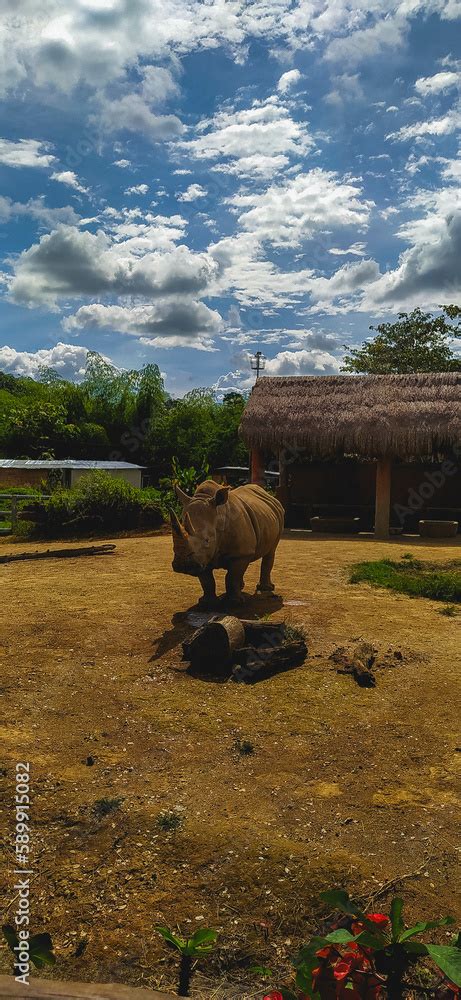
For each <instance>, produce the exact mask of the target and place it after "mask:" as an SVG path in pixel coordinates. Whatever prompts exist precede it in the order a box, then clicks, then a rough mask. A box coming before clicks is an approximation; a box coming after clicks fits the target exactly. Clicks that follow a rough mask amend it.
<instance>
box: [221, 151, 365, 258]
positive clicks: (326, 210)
mask: <svg viewBox="0 0 461 1000" xmlns="http://www.w3.org/2000/svg"><path fill="white" fill-rule="evenodd" d="M361 194H362V192H361V188H360V187H359V186H358V181H357V179H355V178H352V179H350V180H340V179H339V177H338V175H337V174H336V173H335V172H334V171H327V170H322V169H321V168H320V167H317V168H315V169H314V170H310V171H309V172H308V173H302V174H298V175H297V176H296V177H294V178H292V179H290V180H289V181H287V182H286V183H285V184H280V185H272V186H271V187H269V188H267V190H266V191H264V192H263V193H258V192H251V193H249V194H236V195H234V196H233V197H232V198H230V199H229V203H230V204H231V205H232V206H233V207H234V209H235V210H236V212H237V213H238V218H239V223H240V226H241V227H242V228H243V229H245V230H247V231H248V232H251V233H253V234H254V235H255V236H256V237H257V238H258V239H259V240H268V241H269V242H271V243H274V244H275V245H282V244H288V245H291V246H296V245H297V244H298V243H299V242H300V241H301V240H302V239H305V238H307V237H309V236H312V234H313V233H314V232H318V231H319V230H326V229H330V228H332V229H337V228H339V227H342V226H355V227H358V228H359V229H363V228H364V227H365V226H366V225H367V222H368V218H369V215H370V211H371V208H372V206H373V203H372V202H371V201H365V200H362V199H361Z"/></svg>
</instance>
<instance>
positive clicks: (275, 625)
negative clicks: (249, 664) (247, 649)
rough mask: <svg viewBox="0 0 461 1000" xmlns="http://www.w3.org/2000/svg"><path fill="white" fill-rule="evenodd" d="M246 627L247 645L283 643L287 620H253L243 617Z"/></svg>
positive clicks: (242, 620) (243, 623)
mask: <svg viewBox="0 0 461 1000" xmlns="http://www.w3.org/2000/svg"><path fill="white" fill-rule="evenodd" d="M241 622H242V625H243V627H244V629H245V645H248V646H260V645H266V644H269V645H274V646H275V645H281V644H282V642H284V640H285V622H261V621H259V622H253V621H247V620H246V619H241Z"/></svg>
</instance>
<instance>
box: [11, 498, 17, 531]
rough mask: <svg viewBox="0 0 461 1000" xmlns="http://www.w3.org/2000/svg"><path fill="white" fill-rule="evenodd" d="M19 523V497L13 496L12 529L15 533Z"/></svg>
mask: <svg viewBox="0 0 461 1000" xmlns="http://www.w3.org/2000/svg"><path fill="white" fill-rule="evenodd" d="M17 524H18V497H17V496H12V497H11V531H12V534H13V535H14V534H15V532H16V528H17Z"/></svg>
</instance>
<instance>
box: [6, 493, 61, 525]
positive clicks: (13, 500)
mask: <svg viewBox="0 0 461 1000" xmlns="http://www.w3.org/2000/svg"><path fill="white" fill-rule="evenodd" d="M37 500H49V494H44V493H41V494H40V496H39V497H38V496H37V495H36V494H35V495H33V494H31V495H30V496H28V495H27V493H0V504H3V502H5V504H6V507H4V508H3V509H0V523H1V522H4V523H5V522H6V524H7V527H6V528H5V527H1V528H0V535H11V534H13V535H14V533H15V531H16V527H17V524H18V521H19V520H20V519H21V516H22V515H21V511H20V510H19V504H20V503H21V502H24V501H26V503H27V502H29V503H35V502H36V501H37ZM26 520H27V519H26ZM8 525H9V527H8Z"/></svg>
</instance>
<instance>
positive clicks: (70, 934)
mask: <svg viewBox="0 0 461 1000" xmlns="http://www.w3.org/2000/svg"><path fill="white" fill-rule="evenodd" d="M116 544H117V549H116V553H115V555H113V556H108V557H102V558H88V559H83V558H81V559H67V560H59V561H58V560H56V561H45V562H37V563H27V562H25V563H16V564H11V565H3V566H0V588H1V608H0V619H1V623H0V664H1V668H2V669H1V681H0V683H1V697H2V706H3V712H2V720H3V721H2V730H1V732H2V748H3V761H2V768H3V770H2V778H1V784H2V804H3V816H2V835H3V837H4V839H5V845H6V855H7V858H8V857H9V859H10V864H12V852H11V834H12V829H13V819H12V796H13V780H14V764H15V762H16V761H17V760H21V759H24V758H25V759H26V760H29V761H30V762H31V774H32V787H33V808H32V817H31V818H32V826H33V848H34V856H33V867H34V871H35V873H36V874H35V877H34V881H33V886H32V911H33V914H34V926H33V928H32V930H40V929H48V930H50V932H51V933H52V936H53V939H54V942H55V945H56V950H57V953H58V956H59V962H58V965H57V967H56V973H55V974H56V976H58V977H59V978H68V979H80V980H81V979H94V980H101V981H107V980H117V981H121V982H130V983H133V984H136V985H149V984H150V985H152V986H157V987H158V988H163V989H166V988H168V987H170V986H171V985H172V984H173V982H174V974H173V963H172V959H171V957H170V955H169V954H168V953H167V954H166V953H165V949H164V946H163V945H162V943H161V942H160V940H159V939H158V938H157V935H156V934H155V931H154V925H155V923H157V922H159V921H162V922H167V923H169V924H170V925H174V924H176V923H178V924H180V925H181V926H182V928H183V930H185V931H186V930H187V929H188V928H191V929H193V930H195V929H196V928H197V927H198V926H200V925H208V926H213V927H215V928H219V929H220V943H221V947H220V951H219V953H218V955H217V956H216V957H215V958H214V959H213V961H212V962H208V963H207V964H205V965H204V967H203V973H202V974H201V975H198V977H197V979H196V991H197V995H201V992H202V991H206V988H207V985H208V983H209V982H211V980H212V981H213V984H214V989H215V990H216V992H214V993H213V996H214V997H237V996H239V998H240V997H243V996H250V995H251V993H253V994H255V993H256V992H257V988H258V985H259V984H258V983H256V984H255V985H254V986H253V987H251V986H250V985H248V986H246V985H245V987H244V988H242V989H240V990H239V992H238V994H237V993H236V988H237V987H236V983H242V982H243V983H245V984H249V983H251V976H249V975H248V973H247V972H246V967H248V966H249V965H251V964H254V963H255V962H256V963H258V964H260V963H264V964H269V965H270V966H271V967H272V968H274V969H276V970H280V971H283V969H284V968H286V966H287V960H288V956H289V955H290V954H292V953H293V950H294V949H295V947H296V945H297V944H298V943H299V942H301V941H302V940H303V939H305V938H306V936H307V935H308V933H309V929H310V928H311V927H312V926H313V923H312V922H313V919H314V915H315V912H316V908H317V905H318V904H317V895H318V892H319V891H320V890H321V889H323V888H329V887H330V886H332V885H335V884H338V883H341V884H342V885H344V886H346V887H347V888H349V889H350V890H352V891H355V892H359V893H362V894H363V893H365V894H366V895H370V894H372V893H373V892H374V891H377V892H379V890H380V887H382V886H383V885H384V884H385V883H387V881H388V880H391V879H394V878H396V877H398V876H401V875H405V876H406V875H410V876H411V877H409V878H406V879H405V881H404V882H403V883H402V889H404V891H405V896H406V899H407V901H408V904H407V905H408V915H409V916H410V915H413V916H418V917H419V918H424V917H427V916H436V915H441V914H443V913H445V912H452V913H454V914H455V915H457V916H458V917H461V904H460V893H459V889H460V884H459V872H460V865H459V816H460V797H461V793H460V771H461V736H460V732H459V719H460V717H461V711H460V709H461V705H460V702H461V698H460V684H459V668H460V661H461V643H460V623H461V617H457V618H444V617H443V616H441V615H440V614H439V613H438V612H439V609H440V605H439V604H436V603H435V602H432V601H429V600H424V599H410V598H408V597H406V596H403V595H398V594H391V593H388V592H385V591H379V590H372V589H370V588H369V587H368V586H366V585H354V586H352V585H350V584H349V583H348V568H349V566H350V565H351V564H352V563H353V562H358V561H360V560H363V559H369V558H383V557H389V556H390V557H392V558H399V557H400V556H401V555H402V554H403V553H405V552H409V551H410V552H413V553H415V554H417V555H418V556H419V557H422V558H427V559H431V560H434V561H438V560H440V561H441V562H443V561H445V560H447V559H452V558H455V557H456V556H458V555H459V556H460V557H461V549H460V546H459V544H449V545H448V544H445V543H433V544H428V543H427V542H426V543H423V542H422V541H420V540H407V541H404V542H402V541H393V542H388V543H384V542H383V543H378V542H374V541H372V540H364V539H362V538H353V539H350V540H344V539H331V538H318V537H317V538H312V537H304V538H297V539H292V538H286V539H283V540H282V542H281V544H280V547H279V550H278V556H277V559H276V563H275V569H274V581H275V583H276V587H277V591H278V592H279V593H280V594H281V595H282V596H283V598H284V600H285V602H299V603H288V604H286V605H285V606H282V607H280V606H279V604H280V602H274V605H273V608H274V611H273V614H272V619H273V620H278V619H281V618H285V619H287V620H289V621H292V622H293V623H294V624H298V625H302V626H303V627H304V628H305V629H306V631H307V635H308V645H309V656H308V659H307V661H306V663H305V664H304V666H302V667H301V668H299V669H297V670H293V671H291V672H289V673H285V674H280V675H278V676H276V677H273V678H271V679H270V680H266V681H264V682H262V683H260V684H254V685H252V686H244V685H237V684H232V683H221V684H219V683H214V682H211V681H210V682H206V681H204V680H198V679H196V678H192V677H190V676H189V675H188V674H187V673H185V671H184V664H182V663H181V645H180V644H181V641H182V640H183V639H184V638H185V637H186V636H188V635H189V634H190V631H191V629H190V626H189V625H188V624H187V620H186V615H185V613H186V612H187V611H188V610H190V609H191V608H193V607H194V606H195V602H196V600H197V598H198V596H199V591H200V588H199V585H198V583H197V581H195V580H193V579H188V578H186V577H183V576H175V575H174V574H173V572H172V570H171V549H172V546H171V539H170V538H169V537H168V536H161V535H150V536H144V537H134V538H125V539H116ZM28 547H29V548H31V549H35V548H37V547H39V546H37V545H35V544H34V545H30V546H27V545H21V546H20V548H21V549H22V550H25V549H27V548H28ZM51 547H53V546H51ZM57 547H59V546H58V545H57ZM13 548H15V549H16V548H17V546H12V544H11V542H10V543H8V541H7V540H6V539H5V540H2V541H1V542H0V551H2V552H6V551H10V550H12V549H13ZM217 576H218V580H219V588H218V589H221V590H222V589H223V579H222V575H221V574H217ZM257 578H258V570H257V567H256V566H254V567H250V570H249V571H248V573H247V575H246V587H247V590H248V592H250V593H251V592H252V591H253V590H254V588H255V585H256V582H257ZM258 608H260V609H261V608H262V605H261V604H258V603H257V600H256V599H255V600H252V601H251V602H250V603H249V605H248V607H247V608H245V609H244V610H243V612H242V615H243V616H245V615H254V614H256V613H258ZM195 610H197V609H195ZM262 610H263V611H265V610H267V602H266V604H265V605H264V608H262ZM358 637H362V638H364V639H367V640H370V641H371V642H373V643H374V644H375V645H377V646H378V647H379V648H380V649H382V650H386V649H387V648H388V647H389V646H392V647H393V648H399V649H402V650H405V651H409V652H410V654H411V655H409V656H408V657H407V658H404V662H403V663H402V664H401V665H399V666H397V667H396V668H395V669H392V670H390V669H389V670H386V671H384V670H383V671H381V672H380V673H379V676H378V684H377V687H376V688H375V689H373V690H364V689H361V688H359V687H358V686H357V685H356V684H355V683H354V681H353V679H352V678H351V677H348V676H343V675H340V674H338V673H336V672H335V670H334V668H333V667H332V664H331V662H329V660H328V656H329V654H330V653H331V652H332V650H333V648H334V647H335V646H337V645H340V644H342V643H345V642H348V641H350V640H351V639H355V638H358ZM239 739H240V740H241V739H247V740H249V741H251V743H252V744H253V745H254V753H252V754H250V755H249V756H246V757H242V756H239V754H238V752H237V751H236V749H235V742H236V740H239ZM101 800H104V801H105V802H107V801H110V802H111V803H112V804H111V806H110V807H109V812H108V813H107V814H106V815H102V816H101V815H100V809H101V807H100V806H99V807H98V806H95V803H98V802H100V801H101ZM114 800H115V804H114ZM169 809H176V810H177V811H178V812H179V814H180V816H181V818H182V824H181V826H180V828H179V829H178V830H177V831H176V832H173V833H171V832H165V831H163V830H161V829H159V826H158V822H157V821H158V815H159V813H160V812H161V811H162V810H169ZM7 867H8V866H7ZM7 867H5V866H2V878H3V885H2V898H3V899H5V900H6V906H8V904H9V903H10V902H11V901H12V900H13V897H14V895H15V894H14V891H13V889H12V886H13V876H12V874H11V872H9V871H8V870H7ZM378 898H379V901H380V903H381V902H385V900H386V896H385V895H381V896H379V897H378ZM5 908H6V907H5ZM12 909H14V907H12ZM0 955H1V959H0V961H1V971H4V972H6V971H8V970H9V959H8V955H7V953H6V951H5V949H4V948H2V949H1V952H0ZM219 983H221V984H222V985H221V986H219ZM203 995H205V993H204V994H203Z"/></svg>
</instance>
